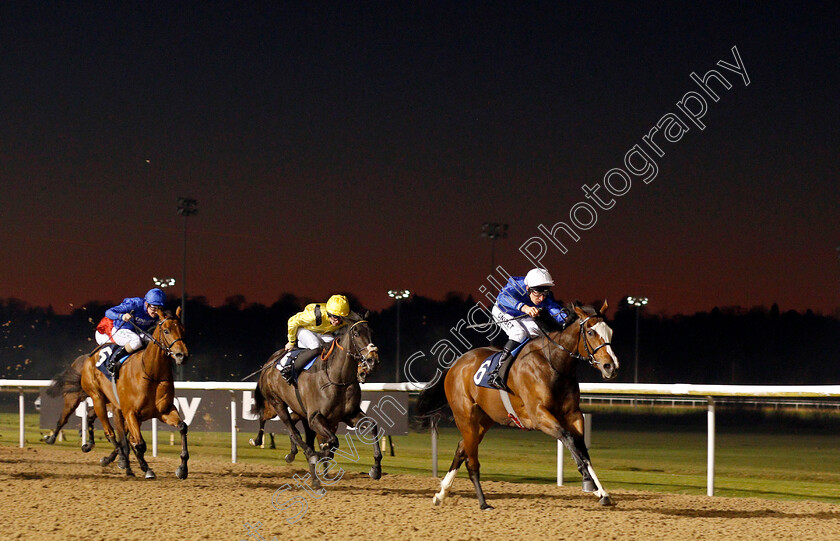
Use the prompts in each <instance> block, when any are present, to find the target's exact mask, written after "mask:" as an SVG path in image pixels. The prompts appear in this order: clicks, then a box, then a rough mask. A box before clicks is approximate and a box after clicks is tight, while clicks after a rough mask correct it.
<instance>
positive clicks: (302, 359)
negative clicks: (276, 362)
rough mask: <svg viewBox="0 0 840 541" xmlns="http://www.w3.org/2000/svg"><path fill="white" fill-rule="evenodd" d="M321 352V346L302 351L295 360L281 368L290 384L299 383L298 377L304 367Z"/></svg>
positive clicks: (282, 373) (282, 374) (281, 373)
mask: <svg viewBox="0 0 840 541" xmlns="http://www.w3.org/2000/svg"><path fill="white" fill-rule="evenodd" d="M320 353H321V348H317V349H305V350H303V351H301V352H300V353H299V354H298V356H297V358H296V359H295V360H294V362H291V363H288V364H287V365H286V366H284V367H283V369H282V370H280V375H281V376H283V377H284V378H285V379H286V382H287V383H288V384H289V385H297V377H298V376H299V375H300V373H301V372H303V368H304V367H305V366H306V365H307V364H309V361H311V360H312V359H314V358H315V357H316V356H318V354H320Z"/></svg>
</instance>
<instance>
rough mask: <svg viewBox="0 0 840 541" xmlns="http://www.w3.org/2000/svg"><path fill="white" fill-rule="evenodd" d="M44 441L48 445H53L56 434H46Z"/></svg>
mask: <svg viewBox="0 0 840 541" xmlns="http://www.w3.org/2000/svg"><path fill="white" fill-rule="evenodd" d="M44 443H46V444H47V445H52V444H53V443H55V436H54V435H52V434H50V435H49V436H44Z"/></svg>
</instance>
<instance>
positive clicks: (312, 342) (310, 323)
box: [281, 295, 350, 384]
mask: <svg viewBox="0 0 840 541" xmlns="http://www.w3.org/2000/svg"><path fill="white" fill-rule="evenodd" d="M349 315H350V303H349V302H348V301H347V297H345V296H344V295H333V296H332V297H330V298H329V300H328V301H327V302H326V303H312V304H308V305H307V306H306V308H304V309H303V311H302V312H298V313H297V314H295V315H293V316H292V317H290V318H289V323H288V342H287V343H286V351H291V350H292V349H294V348H295V347H298V348H301V349H306V350H309V351H305V352H303V353H301V354H300V355H298V357H297V359H296V360H295V363H294V366H292V364H291V363H289V364H288V365H287V366H285V367H284V368H283V370H282V371H281V373H282V375H283V377H285V378H286V381H288V382H289V383H290V384H291V383H292V380H293V370H294V372H295V373H299V372H300V371H301V370H302V369H303V367H304V366H306V364H307V363H308V362H309V361H310V360H312V359H313V358H314V357H315V356H316V355H317V354H318V353H319V352H320V350H321V348H323V347H324V346H325V345H327V344H329V343H330V342H332V341H333V340H334V339H335V336H334V334H333V333H335V331H337V330H338V329H340V328H341V327H343V326H345V325H347V321H346V320H345V318H346V317H347V316H349Z"/></svg>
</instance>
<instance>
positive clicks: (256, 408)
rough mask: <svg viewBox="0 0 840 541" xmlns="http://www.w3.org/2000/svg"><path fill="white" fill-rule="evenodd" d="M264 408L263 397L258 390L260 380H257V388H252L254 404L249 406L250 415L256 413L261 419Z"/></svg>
mask: <svg viewBox="0 0 840 541" xmlns="http://www.w3.org/2000/svg"><path fill="white" fill-rule="evenodd" d="M264 410H265V397H264V396H263V394H262V391H260V382H259V381H258V382H257V388H256V389H254V405H253V406H251V415H257V416H259V418H260V419H262V414H263V411H264Z"/></svg>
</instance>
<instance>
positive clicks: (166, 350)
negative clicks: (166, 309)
mask: <svg viewBox="0 0 840 541" xmlns="http://www.w3.org/2000/svg"><path fill="white" fill-rule="evenodd" d="M170 319H175V318H174V317H167V318H164V319H161V320H160V321H158V322H157V326H158V327H160V326H161V325H163V324H164V323H165V322H167V321H169V320H170ZM152 340H153V341H154V343H155V344H156V345H157V346H158V347H159V348H160V349H162V350H163V352H164V353H165V354H166V355H167V356H168V357H171V356H172V346H174V345H175V344H177V343H178V342H183V341H184V339H183V338H176V339H175V340H173V341H172V342H170V343H168V344H163V343H161V342H158V341H157V340H156V339H155V338H154V337H152ZM161 340H163V337H161Z"/></svg>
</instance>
